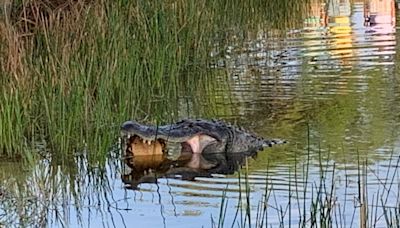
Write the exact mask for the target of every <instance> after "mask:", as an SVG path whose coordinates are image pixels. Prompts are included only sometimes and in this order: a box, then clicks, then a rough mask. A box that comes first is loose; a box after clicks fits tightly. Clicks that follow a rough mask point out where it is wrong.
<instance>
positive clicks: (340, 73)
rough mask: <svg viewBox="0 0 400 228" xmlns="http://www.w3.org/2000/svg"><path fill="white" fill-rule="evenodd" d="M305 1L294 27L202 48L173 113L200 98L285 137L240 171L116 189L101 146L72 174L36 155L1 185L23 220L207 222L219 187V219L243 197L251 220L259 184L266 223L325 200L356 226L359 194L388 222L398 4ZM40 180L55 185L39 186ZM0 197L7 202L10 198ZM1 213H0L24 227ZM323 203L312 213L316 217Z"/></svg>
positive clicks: (229, 219) (397, 150)
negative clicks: (199, 81) (205, 75)
mask: <svg viewBox="0 0 400 228" xmlns="http://www.w3.org/2000/svg"><path fill="white" fill-rule="evenodd" d="M309 8H310V11H309V12H308V14H307V16H306V17H305V18H303V22H304V23H303V25H302V26H299V27H296V28H291V29H287V30H277V29H271V28H260V29H259V30H257V31H237V34H235V32H233V33H234V35H232V37H231V39H229V40H226V41H224V42H222V43H221V44H219V45H216V46H215V49H214V50H213V51H212V52H211V53H210V55H212V56H213V59H214V61H213V62H212V63H211V64H210V68H211V69H212V70H213V71H215V72H221V73H219V74H217V77H215V78H213V83H214V85H215V89H213V90H209V91H207V92H205V94H202V97H204V98H205V99H200V98H198V97H190V96H184V95H185V94H184V92H182V93H183V96H182V98H181V100H180V102H181V103H182V104H183V105H182V113H181V115H182V117H186V116H187V115H188V113H189V114H190V115H192V116H197V115H198V114H196V113H195V112H196V110H199V109H200V110H201V109H202V107H207V106H209V105H210V103H209V101H210V100H212V101H214V103H213V105H214V106H215V113H214V115H213V116H214V117H215V118H221V119H224V120H226V121H231V122H234V123H236V124H237V125H240V126H243V127H245V128H248V129H251V130H252V131H253V132H257V134H259V135H261V136H264V137H274V138H284V139H286V140H288V141H289V142H290V143H289V144H288V145H284V146H278V147H273V148H268V149H266V150H264V151H262V152H260V153H259V154H258V156H257V157H256V158H254V159H249V161H248V168H247V173H248V178H247V179H246V178H244V174H245V173H246V169H241V170H240V171H241V174H242V176H241V178H240V180H239V177H238V173H237V172H235V173H233V174H213V175H212V177H193V180H186V179H185V178H184V179H182V178H158V180H157V183H154V182H155V179H154V178H148V179H146V181H144V183H138V185H137V186H136V187H137V188H136V189H135V190H132V189H127V188H125V187H126V186H125V185H124V183H123V181H122V179H121V172H122V170H123V167H121V163H120V160H119V158H120V154H119V152H118V149H117V148H113V149H112V151H113V152H111V155H112V156H111V157H110V159H109V160H108V162H109V164H108V165H107V170H106V171H105V172H102V171H101V170H98V169H96V168H88V166H87V165H86V164H85V161H86V160H85V156H84V155H82V156H81V157H77V158H76V159H75V162H76V164H77V166H78V169H77V170H79V171H78V173H73V172H68V171H65V170H61V168H60V167H59V166H57V165H54V164H53V165H50V164H48V163H47V162H46V160H44V161H43V162H42V163H40V164H38V165H37V167H36V168H34V169H32V170H24V169H23V168H19V169H18V171H19V172H15V173H14V174H15V175H14V177H13V178H15V179H18V178H27V179H28V182H29V183H31V184H32V185H29V186H13V185H12V184H10V183H12V179H9V180H8V181H7V183H5V184H4V185H5V186H8V185H10V186H12V187H13V188H14V189H18V191H17V192H20V194H21V195H22V196H23V195H24V194H26V196H27V198H24V199H25V200H24V201H22V202H19V204H20V205H22V206H21V208H26V209H25V211H24V212H23V214H24V215H33V217H34V221H35V222H37V223H36V224H35V225H38V224H39V225H40V224H46V223H47V224H48V226H51V227H53V226H54V227H59V226H64V225H65V226H70V227H80V226H83V227H203V226H204V227H210V226H212V223H213V222H212V220H214V222H216V223H217V224H218V219H219V215H220V211H221V202H222V199H223V197H222V196H223V194H224V193H223V192H224V191H226V193H225V194H226V196H225V197H226V200H227V202H228V203H227V205H226V215H225V223H224V224H225V226H227V227H230V226H231V225H232V223H233V224H234V226H240V225H239V224H241V221H242V222H243V223H245V224H248V220H246V218H245V217H246V216H245V215H246V212H245V211H244V210H243V211H242V212H241V211H240V210H239V212H237V211H238V209H237V208H238V205H241V207H243V208H246V206H248V207H249V208H250V211H251V213H250V218H251V224H252V225H253V226H255V225H257V224H259V223H258V222H257V214H258V213H257V211H258V210H259V206H260V202H262V200H263V199H264V196H265V194H266V193H267V195H268V196H269V198H268V211H267V212H268V213H267V215H266V218H267V220H264V222H265V223H268V224H270V225H272V226H273V227H276V226H278V225H281V224H284V225H285V226H287V225H289V224H291V225H296V226H297V225H298V224H299V223H300V222H301V221H303V220H302V219H303V218H304V217H303V216H305V218H306V220H307V224H308V226H309V225H310V224H311V223H312V222H311V220H310V217H311V211H312V210H311V205H312V204H311V202H314V203H318V204H323V205H324V208H325V209H326V208H330V207H329V206H328V205H331V207H332V211H333V212H332V214H331V215H332V216H331V217H332V219H333V221H334V224H335V226H339V227H350V226H353V227H358V226H359V224H360V216H361V213H360V211H361V208H362V207H361V205H362V203H363V202H364V201H365V202H366V204H367V205H368V206H369V211H368V224H369V225H370V226H377V227H386V226H388V221H387V220H386V219H385V215H387V214H388V213H389V212H388V211H389V210H390V211H391V212H392V213H394V208H396V207H398V205H399V201H398V196H399V195H400V194H399V187H398V184H399V177H398V173H397V168H398V159H399V154H400V140H399V139H400V137H399V136H400V135H399V129H400V128H399V123H400V116H399V113H400V108H399V107H400V105H399V102H400V88H399V83H398V68H397V67H396V62H398V58H399V57H398V54H397V50H398V47H397V36H396V33H397V27H396V22H397V21H398V18H397V16H396V14H397V13H398V10H397V9H396V8H395V2H394V1H390V0H383V1H379V0H376V1H375V0H371V1H370V2H369V5H367V3H364V1H352V2H350V1H329V4H325V3H319V2H318V1H311V3H310V5H309ZM225 72H227V73H225ZM197 100H198V101H197ZM194 101H196V102H194ZM194 104H199V105H200V107H193V105H194ZM7 164H8V165H7V166H6V165H2V166H3V167H12V165H10V164H9V163H7ZM5 169H7V170H5V171H4V173H10V171H9V169H10V168H5ZM21 176H22V177H21ZM69 180H70V181H69ZM239 181H240V182H241V183H242V184H241V185H239V184H238V183H239ZM246 181H248V183H247V186H248V191H247V192H246V188H245V186H246V183H245V182H246ZM145 182H149V183H145ZM51 184H52V185H53V186H56V187H54V188H52V189H51V191H50V192H49V189H48V188H46V186H48V185H51ZM360 186H361V187H360ZM363 192H364V193H366V194H363ZM0 193H1V188H0ZM29 193H31V194H29ZM319 193H321V194H319ZM31 195H33V196H34V197H33V198H28V196H29V197H31ZM49 195H52V196H53V197H49ZM247 195H248V196H249V201H247V198H246V197H247ZM362 195H366V198H365V199H361V198H362V197H361V198H360V196H362ZM0 196H3V197H4V200H5V201H4V202H7V203H9V204H7V205H8V206H9V207H12V205H14V204H16V203H17V202H15V201H13V199H12V198H7V194H6V193H3V194H2V195H0ZM49 199H51V200H50V201H49ZM329 200H331V201H329ZM5 204H6V203H4V204H3V207H5V208H7V207H6V206H5ZM383 206H386V207H383ZM16 208H17V207H16ZM385 210H386V211H385ZM2 212H4V210H2V208H0V221H2V219H3V221H6V222H7V221H8V222H10V223H13V224H17V225H18V224H19V225H22V226H24V225H33V224H32V223H29V222H27V223H26V224H24V223H23V220H22V219H21V218H22V217H23V216H20V215H19V214H18V213H16V214H15V215H13V216H9V215H7V214H5V213H2ZM323 213H326V211H325V212H321V211H319V210H318V211H317V214H318V216H317V217H318V219H320V214H323ZM235 216H237V218H236V220H235V221H234V218H235ZM392 216H395V215H392ZM4 219H6V220H4ZM13 219H14V220H15V221H19V222H18V223H14V222H12V221H13ZM317 221H319V220H317ZM0 224H1V223H0Z"/></svg>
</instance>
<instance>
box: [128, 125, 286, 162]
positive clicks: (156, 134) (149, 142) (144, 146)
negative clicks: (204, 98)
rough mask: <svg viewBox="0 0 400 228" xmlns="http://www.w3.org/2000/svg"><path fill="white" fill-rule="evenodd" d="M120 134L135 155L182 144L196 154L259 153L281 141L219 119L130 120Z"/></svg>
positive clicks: (158, 151) (188, 150) (182, 148)
mask: <svg viewBox="0 0 400 228" xmlns="http://www.w3.org/2000/svg"><path fill="white" fill-rule="evenodd" d="M121 134H122V136H123V137H125V138H128V145H127V146H128V150H129V152H131V153H133V155H134V156H136V155H143V154H165V153H166V150H167V144H169V143H178V144H181V152H192V153H194V154H205V153H223V152H225V153H232V152H244V151H258V150H261V149H262V148H264V147H267V146H272V145H274V144H279V143H285V142H284V141H280V140H265V139H263V138H261V137H258V136H256V135H254V134H251V133H249V132H247V131H245V130H243V129H240V128H237V127H235V126H232V125H230V124H227V123H225V122H223V121H219V120H204V119H196V120H193V119H185V120H182V121H179V122H177V123H173V124H168V125H161V126H155V125H143V124H140V123H137V122H135V121H127V122H125V123H124V124H122V126H121Z"/></svg>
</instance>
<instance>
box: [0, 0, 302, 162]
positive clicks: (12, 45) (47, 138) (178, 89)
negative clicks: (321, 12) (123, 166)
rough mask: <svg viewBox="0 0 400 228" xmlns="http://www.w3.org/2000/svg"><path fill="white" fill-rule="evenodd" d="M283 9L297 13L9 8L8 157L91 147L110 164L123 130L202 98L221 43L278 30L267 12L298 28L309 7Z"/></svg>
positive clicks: (263, 5)
mask: <svg viewBox="0 0 400 228" xmlns="http://www.w3.org/2000/svg"><path fill="white" fill-rule="evenodd" d="M282 4H286V5H287V6H293V7H289V8H287V9H284V10H282V7H281V5H279V4H278V5H277V4H276V3H274V1H251V2H242V1H233V2H231V1H229V2H228V1H206V0H204V1H182V0H177V1H123V0H119V1H104V0H94V1H84V0H77V1H57V0H50V1H43V0H30V1H9V2H8V3H4V6H3V7H2V9H3V10H2V13H1V18H0V19H1V20H0V41H1V42H0V45H1V49H0V60H1V62H0V74H1V79H0V89H1V91H2V94H1V96H0V103H1V107H0V132H1V134H0V153H1V154H2V155H7V156H8V157H15V156H22V157H25V156H26V153H25V152H28V153H30V154H32V148H36V147H37V146H38V145H39V147H40V148H45V149H46V150H47V151H50V152H53V153H61V154H62V156H68V155H71V154H73V153H74V152H76V150H83V149H84V148H86V149H89V150H90V151H91V153H90V156H94V157H93V158H95V157H96V159H101V158H104V152H105V151H106V147H107V145H110V141H111V140H112V139H113V136H114V135H115V134H116V130H117V129H118V127H117V124H116V123H119V122H121V121H123V120H125V119H126V118H137V119H142V118H147V117H148V116H152V117H151V118H152V119H153V120H158V121H160V120H165V119H168V118H169V119H173V118H174V116H176V115H177V113H178V110H179V109H180V108H179V107H178V106H179V103H178V102H177V100H178V99H179V97H182V96H185V95H187V94H188V93H190V94H191V95H192V96H198V97H200V96H202V95H200V94H202V92H199V91H198V90H199V89H204V86H203V87H202V86H199V85H200V84H204V85H205V87H209V86H210V83H209V82H207V81H212V80H207V79H206V76H207V74H208V73H207V72H208V71H207V70H208V63H209V61H210V55H209V53H210V49H211V47H212V46H213V44H214V43H220V42H221V40H220V39H219V38H218V37H219V35H218V34H224V31H228V30H232V29H233V30H235V29H238V28H242V29H244V31H247V30H245V28H247V27H251V26H250V25H256V24H258V23H266V24H268V21H269V22H271V21H274V20H271V19H270V18H269V17H271V15H269V16H268V17H266V16H265V15H267V14H266V13H265V12H267V10H268V11H271V12H272V14H273V15H275V14H276V15H286V16H287V18H292V20H293V21H295V19H294V18H295V17H289V15H290V12H291V11H296V7H294V6H295V5H300V6H301V5H302V3H295V1H291V0H286V1H283V3H282ZM274 8H276V9H277V10H278V9H280V11H282V12H283V14H282V12H281V13H275V12H276V11H275V10H273V9H274ZM297 8H298V7H297ZM303 8H306V7H303ZM253 27H257V26H253ZM238 31H240V29H239V30H238ZM227 34H229V33H227ZM211 107H212V105H211ZM35 144H38V145H35ZM96 159H95V160H96ZM89 160H93V159H89Z"/></svg>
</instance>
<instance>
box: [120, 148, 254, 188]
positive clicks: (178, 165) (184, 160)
mask: <svg viewBox="0 0 400 228" xmlns="http://www.w3.org/2000/svg"><path fill="white" fill-rule="evenodd" d="M256 154H257V151H251V152H241V153H227V154H225V153H210V154H204V155H202V154H195V153H188V152H185V153H183V154H181V156H180V157H179V158H178V159H177V160H171V159H168V158H166V157H165V156H158V155H148V156H137V157H135V163H134V165H130V168H126V169H125V170H124V174H123V175H122V181H123V182H124V184H125V186H126V188H129V189H137V188H138V185H139V184H142V183H157V179H158V178H164V177H166V178H176V177H179V178H180V179H184V180H194V178H195V177H212V174H233V173H234V172H235V171H237V170H238V169H239V168H240V167H241V165H243V164H244V162H245V159H246V158H247V157H254V156H256ZM193 160H200V161H201V166H204V167H208V168H192V167H190V165H189V164H190V163H191V162H192V161H193Z"/></svg>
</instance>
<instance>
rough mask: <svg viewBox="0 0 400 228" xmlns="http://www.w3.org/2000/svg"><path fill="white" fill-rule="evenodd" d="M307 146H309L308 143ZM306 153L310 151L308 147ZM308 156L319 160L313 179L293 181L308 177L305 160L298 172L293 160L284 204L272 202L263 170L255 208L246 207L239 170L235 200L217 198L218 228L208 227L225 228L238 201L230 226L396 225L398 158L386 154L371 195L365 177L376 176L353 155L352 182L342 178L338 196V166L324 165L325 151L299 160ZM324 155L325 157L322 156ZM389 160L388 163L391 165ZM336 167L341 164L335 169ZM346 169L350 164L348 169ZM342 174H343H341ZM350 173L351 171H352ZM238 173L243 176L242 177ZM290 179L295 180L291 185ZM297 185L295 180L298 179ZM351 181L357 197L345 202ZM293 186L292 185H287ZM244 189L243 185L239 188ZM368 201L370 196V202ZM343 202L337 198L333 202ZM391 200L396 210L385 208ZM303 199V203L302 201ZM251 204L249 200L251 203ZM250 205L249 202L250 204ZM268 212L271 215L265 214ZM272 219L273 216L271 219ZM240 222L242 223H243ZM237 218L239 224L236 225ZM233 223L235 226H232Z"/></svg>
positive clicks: (327, 159) (243, 179)
mask: <svg viewBox="0 0 400 228" xmlns="http://www.w3.org/2000/svg"><path fill="white" fill-rule="evenodd" d="M308 142H309V143H310V141H308ZM308 148H310V147H308ZM310 152H311V153H312V154H316V155H318V158H317V159H318V161H319V168H320V171H319V179H317V180H312V181H311V180H310V179H308V178H307V181H305V182H304V183H300V182H298V179H299V176H298V175H300V177H301V176H305V175H309V173H308V172H309V170H308V168H307V167H309V166H310V165H311V164H310V160H309V159H306V160H305V162H304V163H303V164H300V165H301V166H303V169H300V170H302V171H301V173H296V172H298V171H296V170H297V168H296V166H298V165H299V164H297V163H298V162H299V161H297V160H295V161H294V162H295V165H294V167H295V175H294V177H292V176H291V175H290V173H292V172H291V171H289V180H288V183H289V186H288V188H287V189H286V190H285V191H288V193H287V194H288V200H287V202H286V203H285V202H278V201H277V199H276V197H275V195H276V193H277V192H278V191H281V190H275V189H274V188H273V184H272V180H271V177H270V176H269V174H268V170H269V169H270V167H269V165H267V171H266V181H265V186H264V187H265V193H264V194H263V195H262V197H261V198H259V199H256V200H258V203H257V208H256V209H255V208H254V206H252V205H250V203H249V199H251V198H253V197H252V192H251V191H249V188H250V183H251V182H250V180H249V177H248V174H249V171H248V165H247V164H246V165H245V167H244V168H243V170H242V171H240V172H239V173H238V183H239V192H238V195H239V197H238V198H236V197H233V198H232V199H231V198H228V196H227V195H226V192H224V193H223V194H222V198H223V199H222V201H221V202H222V203H221V205H220V207H221V208H220V216H219V223H218V226H215V224H214V223H212V226H213V227H224V226H221V225H220V224H226V223H227V221H226V220H227V219H229V218H227V216H226V211H227V210H228V209H227V207H228V205H229V203H234V202H229V201H230V200H233V199H234V201H236V200H237V201H238V206H237V211H236V213H237V215H235V216H234V218H230V219H233V221H232V226H231V227H236V226H237V227H269V226H276V225H277V224H276V220H278V224H279V226H280V227H286V226H288V227H291V226H299V227H354V226H355V225H356V224H358V226H360V227H380V226H382V223H383V225H385V226H387V227H397V226H398V225H399V216H400V213H399V211H400V210H399V209H398V206H399V205H400V203H399V202H400V201H399V199H400V192H399V186H396V187H395V184H396V183H398V181H399V178H398V168H399V164H400V157H397V159H396V156H398V155H394V152H393V151H392V155H391V158H390V163H389V165H388V167H387V171H386V177H384V178H383V179H377V182H378V187H377V189H374V190H373V191H372V190H371V189H370V188H369V186H368V181H367V176H375V177H378V176H377V173H378V172H379V170H374V169H373V166H372V165H371V164H368V162H367V157H364V156H362V155H361V154H360V153H359V152H358V150H357V153H358V154H357V157H358V158H356V159H357V160H358V164H356V170H355V171H356V172H357V175H356V176H355V177H354V179H353V180H349V179H348V177H347V174H346V175H345V179H344V180H342V181H344V182H345V186H344V188H345V194H344V196H343V195H340V194H339V193H337V191H338V187H339V185H340V184H339V183H338V182H340V180H338V179H337V172H338V171H339V169H338V165H337V164H336V163H335V162H333V163H332V161H331V160H330V155H331V151H330V150H327V151H326V152H322V150H321V148H319V149H318V151H309V152H307V154H306V155H305V156H307V157H308V156H309V155H310ZM323 156H325V157H323ZM392 161H393V162H392ZM340 166H342V165H340ZM350 166H351V165H350ZM340 169H344V173H347V172H348V171H346V170H347V169H348V167H347V165H345V166H344V167H341V168H340ZM342 171H343V170H342ZM353 171H354V170H353ZM242 172H244V175H243V174H242ZM292 178H295V180H294V181H293V180H292ZM300 180H301V178H300ZM351 181H356V186H355V187H356V188H358V190H357V191H356V192H358V194H356V195H355V198H354V199H352V200H349V199H348V197H349V196H347V194H348V191H347V188H348V187H349V186H348V185H349V183H351ZM291 184H294V186H291ZM243 185H244V186H243ZM243 196H245V197H246V198H245V199H246V202H247V203H245V204H244V203H242V201H243ZM371 196H372V197H371ZM341 197H343V198H342V199H339V198H341ZM389 198H390V199H392V200H394V201H395V202H396V203H395V205H396V206H388V205H387V204H388V199H389ZM306 199H308V200H306ZM253 202H254V201H253ZM253 205H254V203H253ZM293 207H295V208H297V209H298V214H297V215H296V216H294V215H292V214H291V209H293ZM271 212H274V213H271ZM272 214H273V215H272ZM348 215H352V216H351V219H350V220H348V219H347V220H346V217H347V216H348ZM269 216H273V218H274V219H275V223H270V220H269V219H270V218H271V217H269ZM242 218H245V220H244V221H243V220H242ZM246 218H256V219H255V220H254V221H252V222H251V223H250V222H249V221H248V222H249V223H246ZM239 219H240V220H239ZM238 220H239V221H238Z"/></svg>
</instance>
